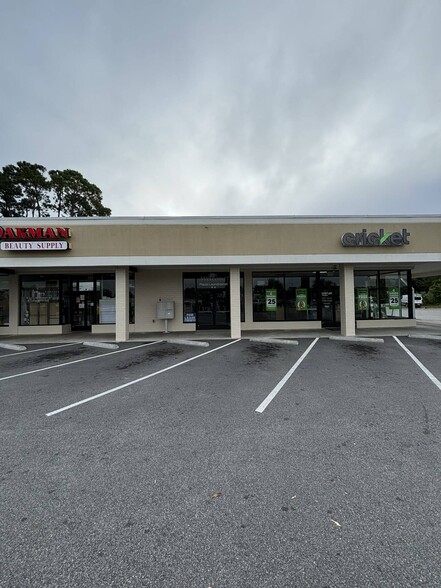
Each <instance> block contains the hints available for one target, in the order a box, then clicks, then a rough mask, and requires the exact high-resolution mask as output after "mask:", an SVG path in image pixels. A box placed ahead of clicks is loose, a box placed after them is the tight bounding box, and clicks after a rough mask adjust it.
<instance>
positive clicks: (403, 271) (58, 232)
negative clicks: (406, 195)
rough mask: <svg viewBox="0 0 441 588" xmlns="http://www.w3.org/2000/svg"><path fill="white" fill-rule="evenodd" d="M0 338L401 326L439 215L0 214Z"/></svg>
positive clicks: (410, 315)
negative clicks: (30, 216) (77, 332)
mask: <svg viewBox="0 0 441 588" xmlns="http://www.w3.org/2000/svg"><path fill="white" fill-rule="evenodd" d="M0 225H1V226H0V336H1V335H2V334H4V335H21V334H37V333H38V334H50V333H53V334H57V333H68V332H70V331H72V330H90V331H92V332H95V333H103V334H105V333H107V334H110V333H114V334H115V336H116V339H117V340H119V341H124V340H127V339H128V337H129V333H130V332H137V333H152V332H158V331H162V330H164V320H163V318H160V317H164V316H165V315H163V314H161V313H162V312H163V308H162V307H161V304H162V305H163V303H165V302H168V303H170V302H172V303H173V304H172V305H171V306H169V308H170V309H169V310H168V313H169V314H168V315H167V317H168V318H167V327H168V330H169V331H170V332H173V331H188V332H192V331H195V330H203V329H210V330H211V329H229V330H230V334H231V336H232V337H234V338H236V337H240V336H241V332H242V331H244V330H247V331H250V330H264V329H271V330H274V329H280V330H285V329H288V330H299V329H300V330H307V329H317V328H330V329H335V330H340V331H341V333H342V334H344V335H353V334H355V331H356V328H357V327H363V328H365V327H373V328H375V327H378V326H385V324H387V326H397V327H401V326H414V325H415V317H414V311H413V306H412V304H409V305H404V303H402V301H403V300H404V299H405V298H403V297H406V296H407V299H408V300H411V298H412V290H411V280H412V278H413V277H420V276H428V275H438V274H441V216H439V215H430V216H419V217H226V218H221V217H207V218H202V217H196V218H193V217H182V218H90V219H82V218H72V219H71V218H68V219H67V218H64V219H58V218H57V219H55V218H50V219H27V218H25V219H24V218H16V219H11V218H4V219H0Z"/></svg>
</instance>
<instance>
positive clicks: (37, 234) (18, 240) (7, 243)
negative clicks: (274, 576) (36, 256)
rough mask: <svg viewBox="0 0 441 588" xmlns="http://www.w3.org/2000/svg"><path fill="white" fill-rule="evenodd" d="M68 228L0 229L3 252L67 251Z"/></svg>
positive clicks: (0, 245) (69, 234)
mask: <svg viewBox="0 0 441 588" xmlns="http://www.w3.org/2000/svg"><path fill="white" fill-rule="evenodd" d="M70 236H71V233H70V229H69V228H67V227H55V228H52V227H0V250H1V251H66V250H67V249H70V248H71V245H70V243H69V242H68V241H66V240H65V239H69V237H70Z"/></svg>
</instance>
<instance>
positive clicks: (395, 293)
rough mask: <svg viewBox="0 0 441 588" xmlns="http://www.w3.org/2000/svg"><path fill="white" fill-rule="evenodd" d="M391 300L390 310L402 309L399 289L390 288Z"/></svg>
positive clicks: (389, 296) (388, 293)
mask: <svg viewBox="0 0 441 588" xmlns="http://www.w3.org/2000/svg"><path fill="white" fill-rule="evenodd" d="M387 296H388V298H389V308H400V302H401V301H400V291H399V290H398V288H389V290H388V291H387Z"/></svg>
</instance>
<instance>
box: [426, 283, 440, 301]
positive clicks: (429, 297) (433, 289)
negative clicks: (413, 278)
mask: <svg viewBox="0 0 441 588" xmlns="http://www.w3.org/2000/svg"><path fill="white" fill-rule="evenodd" d="M424 300H425V301H426V302H427V303H428V304H441V277H439V276H438V277H437V278H436V279H435V280H434V281H433V282H432V285H431V286H430V288H429V291H428V292H427V294H426V296H425V297H424Z"/></svg>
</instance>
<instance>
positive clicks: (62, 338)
mask: <svg viewBox="0 0 441 588" xmlns="http://www.w3.org/2000/svg"><path fill="white" fill-rule="evenodd" d="M333 335H340V329H314V330H303V331H302V330H288V329H286V330H272V329H268V330H262V331H242V339H248V338H249V337H253V339H256V338H260V337H261V338H268V337H269V338H275V339H277V338H279V339H305V338H308V339H311V338H316V337H319V338H327V337H330V336H333ZM356 335H357V336H359V337H390V336H392V335H395V336H397V337H406V336H407V335H419V336H423V335H429V336H433V335H435V336H441V321H439V320H436V321H427V320H425V321H420V320H417V326H416V327H414V328H391V327H388V326H387V325H385V326H384V327H381V328H375V329H357V331H356ZM158 339H163V340H167V339H191V340H205V341H210V340H211V341H216V340H225V339H230V330H229V329H225V330H206V331H205V330H202V331H189V332H169V333H164V332H163V331H158V332H155V333H131V334H130V340H129V341H130V342H135V341H136V342H138V341H157V340H158ZM84 341H87V342H93V341H97V342H98V341H100V342H106V343H114V342H115V336H114V335H112V334H109V335H103V334H92V333H89V332H87V331H75V332H72V333H67V334H65V335H3V336H2V335H0V343H9V344H10V343H17V344H20V345H24V344H29V345H31V344H42V343H44V344H54V343H82V342H84Z"/></svg>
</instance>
